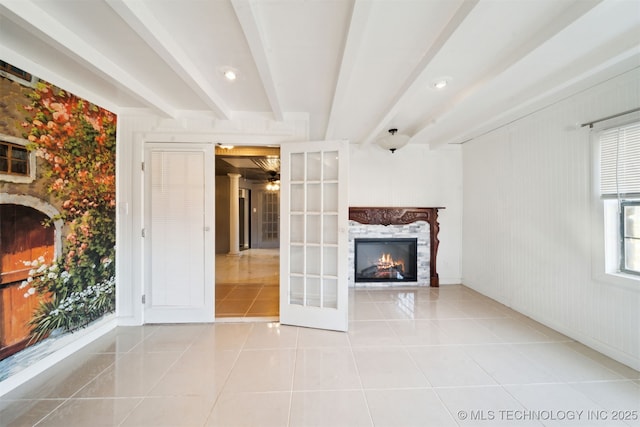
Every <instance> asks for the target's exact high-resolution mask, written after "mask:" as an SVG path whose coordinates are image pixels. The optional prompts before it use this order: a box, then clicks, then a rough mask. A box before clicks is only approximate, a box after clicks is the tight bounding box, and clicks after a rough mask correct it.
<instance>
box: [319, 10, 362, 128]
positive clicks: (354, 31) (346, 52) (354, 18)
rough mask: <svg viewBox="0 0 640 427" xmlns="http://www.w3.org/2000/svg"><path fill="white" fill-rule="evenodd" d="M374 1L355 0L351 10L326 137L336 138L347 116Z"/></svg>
mask: <svg viewBox="0 0 640 427" xmlns="http://www.w3.org/2000/svg"><path fill="white" fill-rule="evenodd" d="M373 3H374V2H372V1H370V0H355V3H354V5H353V10H352V11H351V21H350V23H349V31H348V33H347V37H346V40H345V44H344V47H343V49H342V60H341V62H340V71H339V74H338V78H337V80H336V88H335V91H334V94H333V100H332V102H331V110H330V112H329V120H328V123H327V129H326V132H325V139H326V140H330V139H334V138H335V135H334V134H335V131H336V130H335V127H336V122H337V121H338V120H339V119H340V118H343V117H345V114H344V113H345V111H344V108H345V107H344V106H345V101H346V100H347V98H348V96H349V91H348V88H349V84H350V83H351V77H352V75H353V70H354V68H355V64H356V59H357V58H358V51H359V50H360V48H361V46H362V42H363V40H364V33H365V29H366V27H367V22H368V20H369V14H370V13H371V8H372V5H373Z"/></svg>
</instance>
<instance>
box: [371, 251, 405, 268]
mask: <svg viewBox="0 0 640 427" xmlns="http://www.w3.org/2000/svg"><path fill="white" fill-rule="evenodd" d="M376 267H378V271H380V270H382V271H385V270H392V269H395V270H400V271H404V260H397V261H396V260H394V259H393V257H391V254H382V256H380V258H378V260H377V261H376Z"/></svg>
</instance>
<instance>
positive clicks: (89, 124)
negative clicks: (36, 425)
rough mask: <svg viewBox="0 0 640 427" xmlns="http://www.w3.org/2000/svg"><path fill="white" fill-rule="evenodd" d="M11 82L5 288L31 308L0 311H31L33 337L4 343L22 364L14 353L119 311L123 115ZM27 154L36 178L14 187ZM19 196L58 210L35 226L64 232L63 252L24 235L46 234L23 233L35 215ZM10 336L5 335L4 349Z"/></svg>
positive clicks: (1, 238)
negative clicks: (119, 129)
mask: <svg viewBox="0 0 640 427" xmlns="http://www.w3.org/2000/svg"><path fill="white" fill-rule="evenodd" d="M3 64H4V63H3ZM8 77H9V76H7V75H6V74H5V76H4V77H2V78H1V79H2V80H3V81H2V84H3V93H7V91H6V90H4V88H10V92H12V93H13V97H12V99H11V103H8V102H7V101H6V100H5V99H3V100H2V102H1V104H0V105H1V106H2V108H3V110H2V111H1V114H2V116H3V117H0V121H2V122H3V123H7V122H8V121H9V120H3V118H4V117H6V118H8V119H11V120H12V121H14V122H15V123H16V126H15V127H19V129H9V128H8V127H6V126H5V129H2V130H0V131H3V132H6V133H14V132H15V133H14V134H13V135H7V134H6V133H3V134H2V135H0V142H1V141H2V140H5V141H8V142H7V143H6V147H8V149H6V150H4V151H2V145H0V207H3V206H4V208H3V209H2V210H0V215H2V216H1V217H0V242H1V243H2V246H1V253H0V272H1V273H2V277H3V280H2V282H0V287H1V288H0V290H1V291H6V290H7V289H9V288H11V289H13V293H14V294H16V293H19V294H20V296H21V298H22V300H23V301H19V298H18V301H16V298H15V297H14V298H13V299H12V300H11V303H10V304H7V303H6V302H7V298H4V297H3V298H2V299H1V301H2V302H0V307H1V308H2V309H3V311H5V315H3V316H2V317H1V318H0V321H3V322H4V319H6V318H7V316H6V314H7V313H6V311H7V309H9V310H13V311H15V312H18V311H20V310H22V311H24V307H30V309H29V313H28V319H26V331H27V335H28V336H26V337H23V338H22V339H21V341H20V343H21V345H16V344H15V343H13V344H12V343H2V342H0V344H2V345H4V346H5V347H11V346H13V347H14V351H11V350H9V351H7V350H6V349H5V351H4V357H2V358H4V359H7V358H9V359H11V358H13V359H15V358H16V356H17V353H18V352H16V351H15V350H19V351H24V350H22V348H25V347H31V346H33V347H35V346H37V345H38V343H39V342H42V341H43V340H44V341H47V340H50V339H52V337H54V336H59V335H61V334H63V335H64V334H68V333H71V332H74V331H76V330H78V329H80V328H83V327H85V326H87V325H89V324H90V323H91V322H93V321H95V320H96V319H99V318H101V317H103V316H104V315H105V314H107V313H111V312H113V311H114V310H115V262H114V260H115V147H116V142H115V141H116V116H115V114H113V113H111V112H109V111H107V110H105V109H103V108H100V107H98V106H96V105H93V104H91V103H90V102H88V101H86V100H84V99H82V98H79V97H77V96H75V95H73V94H71V93H69V92H67V91H65V90H63V89H60V88H57V87H55V86H53V85H51V84H49V83H46V82H43V81H38V80H37V79H32V80H31V83H30V84H19V83H16V82H15V81H16V79H13V80H14V81H11V82H10V81H9V79H8ZM17 81H18V82H19V79H18V80H17ZM21 103H22V105H20V104H21ZM16 116H20V118H21V120H19V121H18V120H16ZM3 136H4V138H3ZM20 141H24V142H23V143H21V142H20ZM23 146H24V148H25V149H26V152H27V153H28V156H31V157H35V162H32V163H31V164H35V165H36V166H35V169H36V171H35V173H34V171H28V172H29V173H30V174H31V176H32V179H31V180H26V181H20V180H17V179H15V175H20V174H23V175H26V174H25V172H27V171H26V169H27V166H23V165H22V164H21V163H19V162H20V161H21V159H22V157H26V155H25V154H23V153H22V152H21V147H23ZM16 153H20V154H19V155H18V154H16ZM3 160H4V163H6V164H7V165H6V167H5V166H4V165H3ZM12 162H13V163H12ZM12 165H14V167H13V169H12V167H11V166H12ZM21 196H24V197H29V198H30V199H34V198H35V199H36V200H37V201H41V202H42V205H43V206H51V207H52V209H49V212H48V213H47V212H45V213H47V214H46V215H43V219H40V220H39V221H37V222H39V223H40V228H41V229H50V228H54V224H58V228H59V231H58V233H59V234H60V236H59V238H60V242H61V244H60V245H59V248H58V249H57V250H52V247H53V246H52V245H51V244H50V242H49V245H48V246H43V243H42V242H40V241H38V242H35V241H36V240H37V239H36V238H35V237H34V238H31V237H25V236H32V235H33V236H38V235H39V234H38V233H40V234H42V233H43V231H42V230H38V227H37V225H36V226H35V228H36V229H34V226H33V225H30V226H27V225H25V224H26V223H25V221H24V218H25V217H26V216H28V214H27V213H25V212H26V211H24V209H25V208H24V207H21V206H20V202H19V201H20V200H21V199H20V197H21ZM3 199H4V200H3ZM9 201H10V202H11V203H8V202H9ZM31 205H34V203H31ZM35 205H36V206H35V210H36V211H37V210H39V209H38V206H37V205H38V203H37V202H36V203H35ZM33 208H34V206H31V207H30V208H28V209H32V210H33ZM21 209H22V210H21ZM41 210H42V211H45V209H41ZM12 212H13V213H14V214H13V215H11V213H12ZM15 212H17V213H15ZM36 213H37V212H36ZM29 215H31V214H29ZM31 222H32V223H33V221H31ZM21 226H22V229H21V230H20V229H19V227H21ZM28 227H31V228H28ZM3 230H4V232H3ZM12 230H13V231H12ZM40 240H42V239H40ZM34 242H35V243H34ZM34 247H38V248H42V247H46V248H48V249H39V250H34V249H33V248H34ZM29 255H30V256H29ZM20 258H23V259H20ZM20 264H21V265H20ZM18 272H21V274H17V273H18ZM16 279H19V280H16ZM16 289H17V290H16ZM0 296H2V294H0ZM21 302H22V306H20V307H19V305H21V304H20V303H21ZM7 326H8V325H0V330H3V331H6V330H7V329H8V328H7ZM18 326H22V327H23V328H24V327H25V325H18ZM3 335H6V333H3V332H0V341H2V337H3ZM5 344H6V345H5ZM12 354H13V355H12ZM0 356H2V353H0ZM8 356H11V357H8ZM0 363H4V361H3V362H0ZM0 371H1V370H0ZM0 379H2V374H1V372H0Z"/></svg>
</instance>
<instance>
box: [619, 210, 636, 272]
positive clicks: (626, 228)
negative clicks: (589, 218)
mask: <svg viewBox="0 0 640 427" xmlns="http://www.w3.org/2000/svg"><path fill="white" fill-rule="evenodd" d="M620 235H621V237H622V238H621V242H620V243H621V245H620V254H621V259H620V270H621V271H624V272H625V273H632V274H640V200H635V201H624V202H622V203H621V204H620Z"/></svg>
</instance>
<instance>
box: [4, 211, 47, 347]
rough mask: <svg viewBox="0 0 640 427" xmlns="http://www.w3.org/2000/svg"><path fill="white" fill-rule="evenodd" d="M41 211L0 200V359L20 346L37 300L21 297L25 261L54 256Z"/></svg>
mask: <svg viewBox="0 0 640 427" xmlns="http://www.w3.org/2000/svg"><path fill="white" fill-rule="evenodd" d="M48 219H49V217H48V216H47V215H45V214H44V213H42V212H40V211H38V210H36V209H34V208H31V207H29V206H22V205H17V204H0V359H4V358H6V357H8V356H10V355H11V354H14V353H16V352H18V351H20V350H21V349H23V348H24V347H25V346H26V344H27V342H28V340H29V326H28V322H29V320H31V317H32V315H33V312H34V311H35V309H36V307H37V305H38V302H39V301H38V300H37V298H34V297H30V298H25V296H24V289H20V284H21V283H22V281H23V280H26V279H27V277H28V275H29V270H30V266H27V265H25V261H32V260H35V259H38V258H39V257H43V258H44V259H45V262H46V263H47V264H48V263H50V262H52V261H53V259H54V256H55V253H54V252H55V245H54V241H55V240H54V239H55V231H54V227H45V226H44V225H43V223H44V222H45V221H46V220H48Z"/></svg>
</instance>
